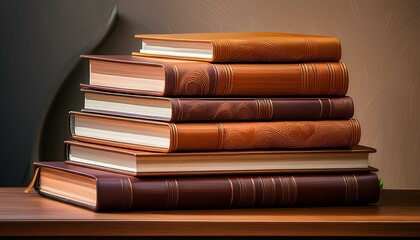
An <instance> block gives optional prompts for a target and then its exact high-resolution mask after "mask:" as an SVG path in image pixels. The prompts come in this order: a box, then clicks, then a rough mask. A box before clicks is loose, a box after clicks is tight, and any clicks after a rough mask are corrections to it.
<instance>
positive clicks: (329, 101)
mask: <svg viewBox="0 0 420 240" xmlns="http://www.w3.org/2000/svg"><path fill="white" fill-rule="evenodd" d="M328 103H329V105H330V112H329V114H328V118H331V114H332V112H333V104H332V103H331V99H328Z"/></svg>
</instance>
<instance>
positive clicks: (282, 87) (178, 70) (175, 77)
mask: <svg viewBox="0 0 420 240" xmlns="http://www.w3.org/2000/svg"><path fill="white" fill-rule="evenodd" d="M165 72H166V83H165V84H166V85H165V92H164V94H163V95H165V96H292V95H306V96H311V95H312V96H313V95H324V96H344V95H345V94H346V92H347V89H348V71H347V68H346V66H345V64H344V63H342V62H327V63H300V64H210V63H204V62H203V63H194V64H191V63H189V64H176V65H168V66H166V67H165Z"/></svg>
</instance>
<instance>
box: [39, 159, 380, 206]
mask: <svg viewBox="0 0 420 240" xmlns="http://www.w3.org/2000/svg"><path fill="white" fill-rule="evenodd" d="M35 166H36V168H39V171H37V172H38V175H37V176H36V178H37V181H36V182H35V190H37V191H38V192H39V193H40V194H41V195H43V196H45V197H48V198H52V199H56V200H59V201H63V202H67V203H71V204H75V205H78V206H81V207H85V208H88V209H90V210H93V211H122V210H134V209H144V210H164V209H205V208H256V207H300V206H333V205H360V204H369V203H375V202H377V201H378V199H379V195H380V190H379V181H378V178H377V176H376V174H374V173H353V174H352V173H347V174H300V175H299V174H294V175H291V174H284V175H261V176H225V177H221V176H219V177H179V178H135V177H131V176H127V175H122V174H116V173H110V172H106V171H100V170H96V169H91V168H84V167H80V166H74V165H70V164H65V163H64V162H39V163H35Z"/></svg>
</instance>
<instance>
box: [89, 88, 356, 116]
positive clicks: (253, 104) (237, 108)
mask: <svg viewBox="0 0 420 240" xmlns="http://www.w3.org/2000/svg"><path fill="white" fill-rule="evenodd" d="M82 87H83V88H82V89H81V91H82V92H83V93H84V95H85V106H84V109H82V111H83V112H91V113H100V114H108V115H115V116H122V117H134V118H141V119H149V120H158V121H165V122H204V121H222V122H226V121H273V120H274V121H280V120H289V121H290V120H320V119H348V118H351V117H352V116H353V112H354V106H353V101H352V99H351V98H350V97H329V98H326V97H320V98H310V97H307V98H298V97H295V98H179V97H178V98H175V97H172V98H169V97H155V96H145V95H137V94H136V95H133V94H125V93H115V92H107V91H97V90H93V89H90V88H89V86H88V85H82Z"/></svg>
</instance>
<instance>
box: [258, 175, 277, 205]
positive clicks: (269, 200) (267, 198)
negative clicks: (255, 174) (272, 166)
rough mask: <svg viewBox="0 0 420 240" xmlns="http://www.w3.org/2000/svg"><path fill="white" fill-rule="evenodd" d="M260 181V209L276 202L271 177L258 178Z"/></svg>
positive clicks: (274, 187)
mask: <svg viewBox="0 0 420 240" xmlns="http://www.w3.org/2000/svg"><path fill="white" fill-rule="evenodd" d="M260 180H261V195H262V196H261V202H260V207H262V206H264V207H271V206H274V204H275V202H276V197H277V195H276V182H275V181H274V178H273V177H260Z"/></svg>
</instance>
